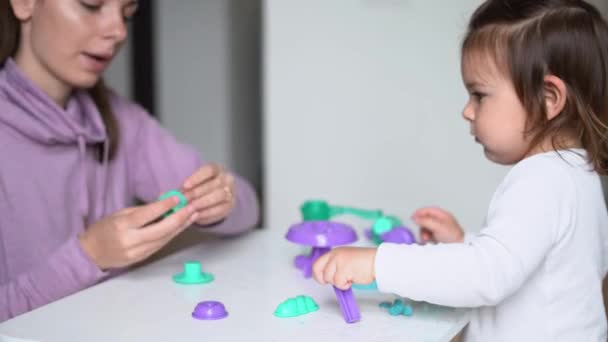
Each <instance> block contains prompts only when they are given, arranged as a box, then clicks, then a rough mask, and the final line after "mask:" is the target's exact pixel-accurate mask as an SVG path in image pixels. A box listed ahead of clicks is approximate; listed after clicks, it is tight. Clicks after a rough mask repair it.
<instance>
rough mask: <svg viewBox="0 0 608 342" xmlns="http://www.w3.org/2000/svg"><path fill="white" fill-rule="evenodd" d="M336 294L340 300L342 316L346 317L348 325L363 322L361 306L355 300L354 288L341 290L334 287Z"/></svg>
mask: <svg viewBox="0 0 608 342" xmlns="http://www.w3.org/2000/svg"><path fill="white" fill-rule="evenodd" d="M334 292H335V293H336V298H337V299H338V303H339V304H340V309H341V310H342V316H344V320H345V321H346V323H355V322H358V321H359V320H361V313H360V312H359V306H358V305H357V301H356V300H355V295H354V294H353V290H352V288H351V289H348V290H340V289H339V288H337V287H335V286H334Z"/></svg>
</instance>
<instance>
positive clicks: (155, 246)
mask: <svg viewBox="0 0 608 342" xmlns="http://www.w3.org/2000/svg"><path fill="white" fill-rule="evenodd" d="M178 203H179V199H178V198H177V197H175V196H172V197H169V198H167V199H164V200H161V201H157V202H154V203H150V204H146V205H142V206H138V207H132V208H126V209H123V210H121V211H119V212H117V213H115V214H113V215H110V216H108V217H105V218H103V219H101V220H100V221H98V222H96V223H94V224H93V225H91V226H90V227H88V229H87V230H86V231H85V232H83V233H82V234H81V235H80V236H79V240H80V244H81V246H82V248H83V250H84V251H85V252H86V253H87V254H88V255H89V256H90V257H91V259H92V260H93V261H94V262H95V264H96V265H97V266H98V267H99V268H100V269H102V270H106V269H110V268H120V267H125V266H129V265H133V264H135V263H137V262H139V261H142V260H144V259H146V258H147V257H148V256H150V255H152V254H153V253H154V252H156V251H158V250H159V249H160V248H162V247H163V246H164V245H165V244H167V243H168V242H169V241H171V239H173V238H174V237H175V236H177V235H178V234H179V233H180V232H182V231H183V230H184V229H185V228H187V227H188V226H190V225H191V224H192V223H193V222H194V221H195V220H196V219H197V218H198V213H196V211H195V210H194V208H193V207H192V206H191V205H187V206H186V207H184V208H182V209H180V210H178V211H177V212H176V213H173V214H171V215H170V216H168V217H166V218H163V219H160V220H158V219H159V218H160V217H161V216H162V215H163V214H165V213H166V212H168V211H169V210H171V209H172V208H173V207H174V206H175V205H177V204H178Z"/></svg>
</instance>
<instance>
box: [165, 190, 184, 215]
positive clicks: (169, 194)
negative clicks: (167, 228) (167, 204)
mask: <svg viewBox="0 0 608 342" xmlns="http://www.w3.org/2000/svg"><path fill="white" fill-rule="evenodd" d="M172 196H177V197H178V198H179V203H178V204H177V205H176V206H174V207H173V209H171V210H169V211H168V212H166V213H165V214H164V215H163V217H167V216H169V215H171V214H173V213H176V212H177V211H178V210H180V209H181V208H183V207H185V206H186V204H188V200H186V196H184V194H182V193H181V192H179V191H177V190H171V191H168V192H166V193H164V194H162V195H161V196H160V197H159V198H158V200H159V201H162V200H164V199H167V198H169V197H172Z"/></svg>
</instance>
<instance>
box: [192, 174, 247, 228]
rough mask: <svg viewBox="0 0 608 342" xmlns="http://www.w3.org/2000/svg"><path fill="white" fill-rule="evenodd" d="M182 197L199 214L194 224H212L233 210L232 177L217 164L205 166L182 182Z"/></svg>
mask: <svg viewBox="0 0 608 342" xmlns="http://www.w3.org/2000/svg"><path fill="white" fill-rule="evenodd" d="M183 188H184V191H183V193H184V196H186V199H187V200H188V203H192V205H193V206H194V208H195V210H196V211H197V212H198V213H199V217H198V220H197V221H196V223H198V224H200V225H208V224H213V223H216V222H218V221H221V220H223V219H224V218H226V216H228V214H230V211H232V209H233V208H234V205H235V198H234V176H233V175H231V174H230V173H228V172H226V171H225V170H224V168H223V167H221V166H219V165H217V164H207V165H205V166H203V167H201V168H200V169H198V170H197V171H196V172H194V174H193V175H192V176H190V177H188V179H187V180H186V181H185V182H184V186H183Z"/></svg>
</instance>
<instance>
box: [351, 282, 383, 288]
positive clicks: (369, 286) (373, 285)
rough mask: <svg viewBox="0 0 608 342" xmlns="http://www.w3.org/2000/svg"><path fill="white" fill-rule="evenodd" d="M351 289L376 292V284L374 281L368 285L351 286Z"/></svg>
mask: <svg viewBox="0 0 608 342" xmlns="http://www.w3.org/2000/svg"><path fill="white" fill-rule="evenodd" d="M352 288H353V289H355V290H377V289H378V284H376V281H375V280H374V281H372V282H371V283H369V284H353V286H352Z"/></svg>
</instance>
